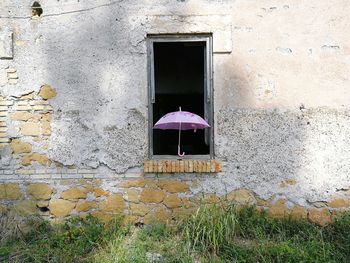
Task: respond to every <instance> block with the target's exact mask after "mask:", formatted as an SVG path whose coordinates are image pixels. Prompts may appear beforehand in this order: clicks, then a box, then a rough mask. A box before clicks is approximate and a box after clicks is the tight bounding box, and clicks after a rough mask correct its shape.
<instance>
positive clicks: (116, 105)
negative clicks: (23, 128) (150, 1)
mask: <svg viewBox="0 0 350 263" xmlns="http://www.w3.org/2000/svg"><path fill="white" fill-rule="evenodd" d="M84 7H86V8H88V3H80V4H79V8H80V9H83V8H84ZM47 12H49V11H48V10H47ZM128 19H129V17H128V12H127V10H125V9H124V8H123V6H121V5H120V4H118V3H116V2H115V3H114V4H111V5H109V6H102V7H99V8H95V9H92V10H88V11H81V12H76V13H71V14H63V15H54V16H47V17H44V18H42V21H41V23H42V24H43V37H44V39H45V43H46V46H45V50H44V53H45V54H46V64H47V69H46V70H47V72H48V75H47V77H46V78H47V80H46V81H47V82H48V83H50V84H51V85H52V86H53V87H55V88H56V90H57V92H58V96H57V98H56V99H55V101H54V102H53V106H54V109H55V114H54V120H53V123H52V130H53V134H52V136H51V138H50V149H49V156H50V158H51V159H53V160H56V161H59V162H61V163H63V164H65V165H71V164H76V165H83V166H84V165H87V166H91V167H98V166H99V165H101V164H105V165H107V166H108V167H109V168H112V169H114V170H115V171H116V172H123V171H125V170H126V169H128V168H129V167H132V166H137V165H141V164H142V163H143V160H144V158H145V155H146V142H147V138H146V133H145V131H146V127H147V126H146V119H145V116H146V114H145V112H146V109H145V104H144V94H145V92H146V87H147V86H146V85H145V83H146V77H147V76H146V70H145V67H146V54H144V53H133V49H132V47H131V46H130V40H129V32H128V26H129V22H128ZM44 27H45V29H44ZM142 72H143V73H142ZM144 89H145V90H144ZM143 90H144V91H143Z"/></svg>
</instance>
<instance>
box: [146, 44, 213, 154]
mask: <svg viewBox="0 0 350 263" xmlns="http://www.w3.org/2000/svg"><path fill="white" fill-rule="evenodd" d="M207 43H208V42H207V41H203V40H198V41H193V39H192V40H191V41H186V39H182V40H181V41H176V40H175V41H166V39H165V40H163V41H154V42H151V45H152V46H151V49H152V52H151V53H152V57H151V63H152V64H151V65H150V66H151V67H152V70H151V74H152V76H151V78H152V81H151V86H152V87H151V92H150V95H151V96H153V98H151V105H150V106H151V114H150V117H151V119H152V127H153V125H154V124H155V123H156V122H157V121H158V120H159V119H160V118H161V117H162V116H164V115H165V114H166V113H169V112H173V111H178V110H179V107H181V109H182V110H183V111H189V112H193V113H195V114H197V115H199V116H201V117H202V118H204V119H205V120H206V121H207V122H208V123H209V124H210V125H211V126H212V123H211V119H212V118H211V110H210V103H209V104H208V102H210V100H208V98H207V97H208V96H210V94H207V93H208V89H207V84H208V83H207V75H208V72H207V71H208V69H207V64H208V61H207V48H208V47H207ZM152 99H153V100H152ZM152 127H150V129H151V130H150V133H151V140H150V141H151V146H152V147H151V155H176V154H177V145H178V144H177V143H178V131H177V130H156V129H152ZM211 130H212V128H209V129H205V130H202V129H197V130H196V132H194V131H193V130H187V131H181V150H182V151H184V152H186V155H208V154H210V153H211V147H212V145H211V144H212V142H211V132H212V131H211Z"/></svg>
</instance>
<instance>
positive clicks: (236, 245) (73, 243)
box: [0, 204, 350, 263]
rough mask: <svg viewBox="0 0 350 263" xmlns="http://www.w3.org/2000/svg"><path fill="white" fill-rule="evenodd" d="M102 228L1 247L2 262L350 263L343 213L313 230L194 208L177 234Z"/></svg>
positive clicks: (62, 229)
mask: <svg viewBox="0 0 350 263" xmlns="http://www.w3.org/2000/svg"><path fill="white" fill-rule="evenodd" d="M121 222H122V221H121V219H116V220H114V221H113V222H112V223H111V224H109V225H103V224H102V223H100V222H98V221H97V220H96V219H94V218H92V217H88V218H86V219H71V220H69V221H68V222H66V223H65V224H61V225H57V226H51V225H50V224H48V223H47V222H37V221H36V223H35V224H33V225H32V228H31V231H30V232H28V233H27V234H24V235H22V236H19V237H17V239H12V240H9V241H7V242H6V243H4V244H3V245H2V246H1V247H0V261H1V262H21V263H22V262H24V263H25V262H93V263H110V262H118V263H124V262H125V263H128V262H135V263H138V262H140V263H143V262H149V261H150V260H149V259H150V257H159V260H158V261H157V262H169V263H176V262H179V263H180V262H181V263H190V262H193V263H194V262H202V263H221V262H350V213H347V214H344V215H343V216H341V217H339V218H337V219H336V220H335V221H334V222H333V223H332V224H330V225H328V226H326V227H320V226H317V225H314V224H312V223H309V222H308V221H306V220H293V219H271V218H268V217H267V216H266V214H264V213H259V212H257V211H256V209H255V208H254V207H246V208H242V209H240V210H237V209H236V208H235V207H234V206H232V205H223V204H218V205H211V206H208V205H205V206H201V207H200V208H199V209H198V210H197V212H196V213H194V214H193V215H192V216H191V217H190V218H189V219H188V220H185V221H182V222H179V223H178V225H176V226H169V225H159V224H150V225H147V226H144V227H142V228H140V227H138V228H137V227H131V226H125V225H122V223H121Z"/></svg>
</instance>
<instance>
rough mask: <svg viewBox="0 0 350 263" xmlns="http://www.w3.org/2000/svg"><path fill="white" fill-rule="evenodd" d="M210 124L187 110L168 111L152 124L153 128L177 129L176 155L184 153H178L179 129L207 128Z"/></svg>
mask: <svg viewBox="0 0 350 263" xmlns="http://www.w3.org/2000/svg"><path fill="white" fill-rule="evenodd" d="M209 127H210V125H209V124H208V123H207V122H206V121H205V120H204V119H203V118H202V117H200V116H198V115H197V114H194V113H192V112H188V111H181V107H179V111H175V112H170V113H168V114H166V115H164V116H163V117H162V118H160V120H159V121H157V123H156V124H155V125H154V127H153V129H161V130H179V142H178V147H177V149H178V151H177V155H178V156H180V157H182V156H184V155H185V153H180V142H181V130H194V131H196V130H197V129H205V128H209Z"/></svg>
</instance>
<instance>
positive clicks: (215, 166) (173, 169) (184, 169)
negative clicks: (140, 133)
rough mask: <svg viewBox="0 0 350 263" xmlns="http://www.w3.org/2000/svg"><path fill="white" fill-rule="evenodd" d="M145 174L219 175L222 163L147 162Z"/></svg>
mask: <svg viewBox="0 0 350 263" xmlns="http://www.w3.org/2000/svg"><path fill="white" fill-rule="evenodd" d="M143 167H144V172H145V173H218V172H221V161H218V160H209V159H207V160H203V159H198V160H193V159H192V160H189V159H188V160H174V159H173V160H145V162H144V166H143Z"/></svg>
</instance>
